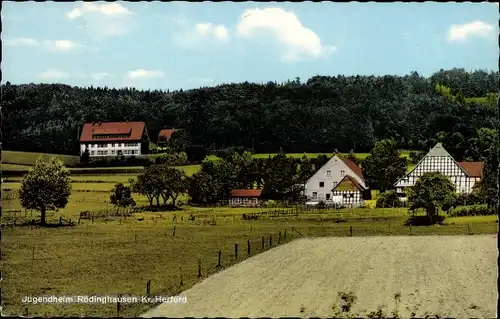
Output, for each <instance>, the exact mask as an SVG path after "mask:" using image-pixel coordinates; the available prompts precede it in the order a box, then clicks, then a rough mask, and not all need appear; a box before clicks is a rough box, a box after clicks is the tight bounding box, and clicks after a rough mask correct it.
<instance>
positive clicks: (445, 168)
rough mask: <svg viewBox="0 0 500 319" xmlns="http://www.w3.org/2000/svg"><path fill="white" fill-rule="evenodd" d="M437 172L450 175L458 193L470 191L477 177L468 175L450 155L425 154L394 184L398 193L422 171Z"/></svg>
mask: <svg viewBox="0 0 500 319" xmlns="http://www.w3.org/2000/svg"><path fill="white" fill-rule="evenodd" d="M429 172H439V173H441V174H443V175H446V176H448V177H450V179H451V181H452V182H453V184H455V187H456V190H457V192H458V193H471V192H472V187H473V186H474V184H475V183H476V182H478V181H479V178H474V177H469V176H467V174H465V173H464V171H463V170H462V168H461V167H460V166H459V165H458V164H457V163H456V162H455V161H454V160H453V158H452V157H451V156H426V157H425V158H424V159H423V160H422V161H421V162H420V164H419V165H418V166H417V167H415V168H414V169H413V171H411V172H410V174H408V175H406V176H405V177H404V178H402V179H401V180H400V181H399V182H398V183H397V184H396V185H395V186H396V191H397V192H398V193H403V192H404V188H406V187H411V186H413V185H415V182H416V181H417V179H418V178H419V177H421V176H422V175H423V174H424V173H429Z"/></svg>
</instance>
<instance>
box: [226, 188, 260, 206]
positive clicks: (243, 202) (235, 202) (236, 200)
mask: <svg viewBox="0 0 500 319" xmlns="http://www.w3.org/2000/svg"><path fill="white" fill-rule="evenodd" d="M261 201H262V189H233V190H231V198H230V199H229V206H230V207H259V206H260V204H261Z"/></svg>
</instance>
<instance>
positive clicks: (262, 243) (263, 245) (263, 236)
mask: <svg viewBox="0 0 500 319" xmlns="http://www.w3.org/2000/svg"><path fill="white" fill-rule="evenodd" d="M262 250H264V236H262Z"/></svg>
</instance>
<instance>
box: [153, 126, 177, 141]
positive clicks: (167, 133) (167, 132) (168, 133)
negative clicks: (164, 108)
mask: <svg viewBox="0 0 500 319" xmlns="http://www.w3.org/2000/svg"><path fill="white" fill-rule="evenodd" d="M179 130H180V129H173V128H172V129H164V130H161V131H160V134H158V139H159V140H162V139H163V140H167V141H168V140H169V139H170V138H171V137H172V134H174V133H175V132H177V131H179Z"/></svg>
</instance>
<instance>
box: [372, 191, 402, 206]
mask: <svg viewBox="0 0 500 319" xmlns="http://www.w3.org/2000/svg"><path fill="white" fill-rule="evenodd" d="M403 205H404V203H403V202H402V201H401V200H400V199H399V197H398V195H397V194H396V192H395V191H385V192H383V193H380V194H378V196H377V203H376V205H375V207H376V208H386V207H403Z"/></svg>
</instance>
